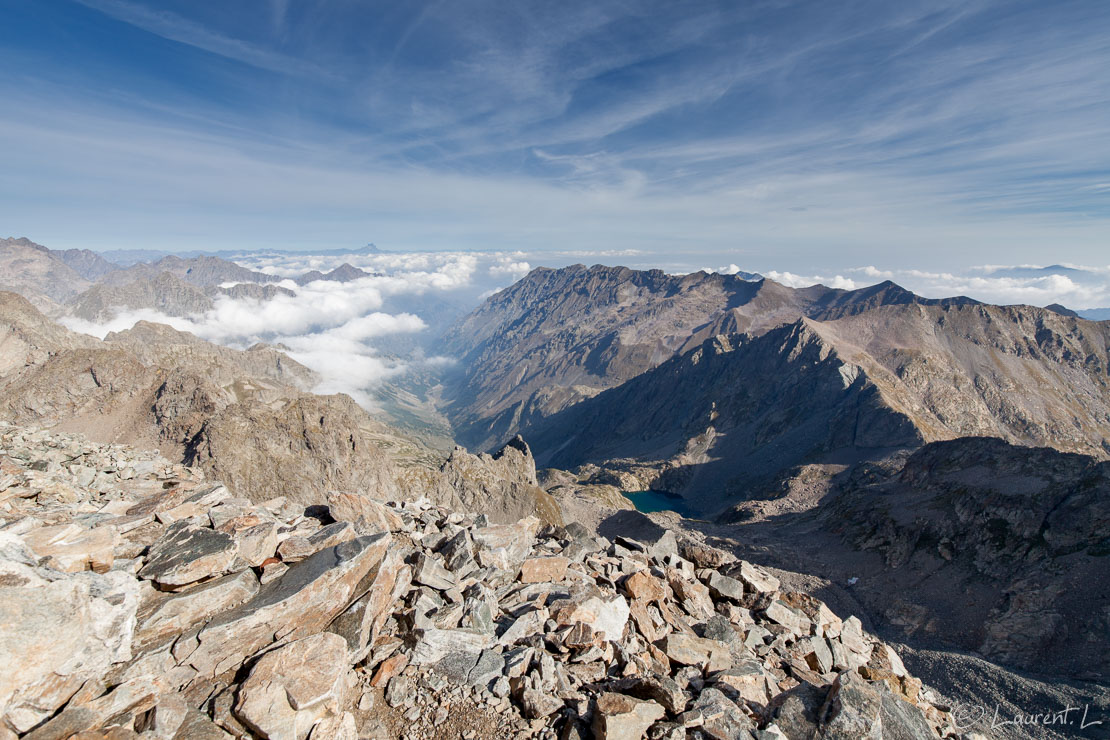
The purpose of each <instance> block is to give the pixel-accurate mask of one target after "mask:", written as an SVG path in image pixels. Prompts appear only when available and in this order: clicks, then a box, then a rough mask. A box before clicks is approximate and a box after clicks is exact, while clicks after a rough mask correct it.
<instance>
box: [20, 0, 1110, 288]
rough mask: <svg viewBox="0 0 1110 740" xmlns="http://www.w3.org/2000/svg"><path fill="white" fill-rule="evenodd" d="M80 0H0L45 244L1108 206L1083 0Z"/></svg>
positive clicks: (502, 232)
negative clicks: (20, 1) (381, 1)
mask: <svg viewBox="0 0 1110 740" xmlns="http://www.w3.org/2000/svg"><path fill="white" fill-rule="evenodd" d="M81 2H82V3H83V6H81V7H82V8H83V9H85V12H86V15H87V17H85V16H81V17H78V16H79V15H80V14H77V13H64V12H54V11H51V10H50V9H47V8H45V7H43V6H41V5H39V4H24V5H22V6H19V7H14V8H9V9H6V10H2V11H0V21H6V23H5V25H6V27H8V28H9V29H10V30H11V33H10V34H9V38H10V39H11V43H10V44H9V48H7V49H6V50H0V94H3V95H4V96H5V99H6V100H7V101H9V104H8V106H6V110H5V111H4V112H0V131H2V133H3V135H4V139H5V142H6V143H7V144H8V145H9V146H6V147H5V150H4V151H3V153H0V164H2V165H3V166H4V168H5V171H6V172H10V173H13V175H12V176H11V177H9V178H6V183H0V196H2V197H0V218H2V219H3V220H5V222H7V223H10V224H11V226H10V227H9V228H13V229H15V230H17V231H19V232H21V233H28V234H31V235H33V236H36V237H38V238H39V239H40V241H50V242H52V243H54V244H57V245H60V246H93V247H95V246H108V245H111V246H136V247H137V246H162V247H167V248H183V247H185V246H186V245H187V246H189V247H195V246H198V245H200V244H203V245H209V246H212V247H214V248H220V247H222V248H234V247H236V246H240V247H264V246H276V247H279V248H280V247H282V246H285V247H291V246H297V247H305V246H315V245H319V246H322V247H323V246H327V247H334V246H349V245H351V244H358V243H364V242H366V241H369V240H373V241H375V242H378V243H381V244H383V245H386V246H389V247H392V248H397V249H403V250H410V249H443V250H458V249H500V250H505V251H512V250H515V249H524V250H530V251H539V250H544V249H546V250H550V251H552V252H557V251H573V250H576V249H578V250H582V251H593V252H597V251H603V250H608V251H610V252H627V251H628V250H641V251H645V252H649V253H654V254H656V255H659V256H660V258H661V259H665V260H667V261H668V262H673V263H674V264H673V265H671V264H668V265H667V266H668V268H671V267H674V268H676V269H677V268H678V267H679V266H681V265H682V264H699V263H701V264H722V263H724V262H726V261H735V262H736V263H737V264H739V265H741V266H742V267H743V268H744V269H753V268H754V269H760V268H764V269H776V270H780V271H791V272H793V273H795V274H804V273H805V272H806V271H807V270H809V269H810V268H811V266H814V265H816V266H817V267H818V268H819V269H820V270H821V271H822V273H821V274H825V273H830V274H832V275H834V276H835V270H837V269H840V268H841V267H842V265H844V264H866V263H868V262H876V261H878V260H879V258H880V257H884V256H885V255H886V254H888V253H890V252H891V251H894V252H896V253H898V254H899V255H902V257H901V258H900V259H903V260H904V261H905V264H911V263H912V264H918V265H923V266H925V267H928V268H929V269H935V270H940V271H943V270H957V271H958V270H960V269H964V268H966V263H967V262H968V261H974V262H985V261H1003V260H1014V261H1030V262H1033V261H1043V255H1044V254H1045V252H1046V250H1052V252H1053V253H1060V252H1062V253H1063V255H1064V256H1065V257H1067V258H1069V259H1072V260H1073V261H1077V262H1078V261H1092V260H1094V259H1095V258H1096V256H1097V255H1098V254H1099V253H1100V250H1103V249H1105V246H1106V235H1107V233H1108V231H1110V201H1108V200H1107V193H1110V190H1108V189H1107V188H1106V183H1107V173H1110V138H1108V137H1106V136H1105V128H1106V126H1105V121H1106V120H1107V119H1108V118H1110V78H1107V76H1106V75H1105V74H1104V73H1103V71H1104V70H1105V69H1106V68H1107V66H1110V49H1108V48H1107V46H1106V44H1105V38H1106V37H1107V34H1110V14H1108V13H1106V12H1105V9H1104V8H1101V7H1100V6H1099V5H1098V4H1097V3H1094V4H1091V3H1066V4H1051V5H1049V4H1042V3H1025V4H1019V5H1014V4H1012V3H1007V2H1003V0H974V1H973V2H956V1H955V0H951V1H949V0H930V1H928V2H925V1H924V0H920V1H918V0H913V1H911V2H906V3H884V2H880V1H879V0H869V1H867V2H863V3H856V4H847V5H846V4H837V3H821V2H816V1H798V2H786V3H750V4H744V5H737V4H735V3H725V2H706V3H696V4H694V5H683V6H678V5H675V6H658V5H652V6H648V5H642V4H639V3H624V2H597V3H588V4H579V3H569V4H541V3H529V2H523V3H516V4H513V5H512V6H511V7H508V8H506V7H505V6H504V5H503V4H500V3H492V2H490V3H486V2H477V3H443V2H427V3H415V4H406V5H404V6H394V7H384V6H379V5H374V4H359V3H349V4H319V5H315V6H313V5H311V4H309V5H302V4H295V3H287V2H284V0H272V1H271V0H268V1H267V2H255V1H254V0H250V1H245V2H243V3H233V4H203V3H190V2H185V1H184V0H167V1H166V2H161V3H157V4H154V3H150V2H143V1H142V0H81ZM88 9H92V10H88ZM71 16H72V17H71ZM32 32H33V33H32ZM144 34H145V35H144ZM24 38H28V39H30V38H35V39H37V42H36V43H35V44H31V43H30V42H25V41H23V40H22V39H24ZM60 212H61V213H62V214H63V215H64V217H62V218H59V217H58V216H59V213H60ZM702 257H705V259H704V260H703V259H702ZM726 258H727V259H726ZM531 263H533V264H534V262H531ZM753 263H755V264H753ZM845 277H846V279H847V277H848V276H845Z"/></svg>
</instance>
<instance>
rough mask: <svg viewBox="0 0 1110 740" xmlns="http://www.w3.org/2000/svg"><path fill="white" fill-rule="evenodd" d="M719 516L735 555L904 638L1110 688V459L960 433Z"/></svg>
mask: <svg viewBox="0 0 1110 740" xmlns="http://www.w3.org/2000/svg"><path fill="white" fill-rule="evenodd" d="M721 521H722V522H723V523H727V524H725V526H720V527H719V530H715V531H719V532H721V533H724V532H728V536H729V537H730V538H732V539H734V540H735V541H736V542H737V543H738V544H739V547H740V551H741V552H742V553H744V555H745V557H750V558H752V559H754V560H757V561H759V562H762V563H764V564H766V565H771V566H775V567H783V566H784V565H785V564H787V563H792V564H796V563H800V562H805V563H807V564H808V565H807V568H808V569H809V572H811V573H814V574H816V575H820V576H822V577H824V578H827V579H830V580H831V581H832V582H834V583H838V584H847V583H848V582H849V581H850V580H851V581H852V585H851V587H850V591H851V593H852V595H853V597H854V598H855V599H856V600H858V601H859V602H860V603H862V604H863V605H864V606H865V607H866V608H867V610H868V613H869V614H871V615H872V616H873V618H875V620H876V621H877V622H878V623H879V624H881V625H883V626H884V627H885V628H886V629H887V630H888V634H891V635H899V636H900V639H902V640H904V641H907V642H913V643H915V644H918V645H924V646H928V647H934V648H943V649H948V650H952V649H956V650H965V651H975V652H977V653H979V654H981V655H984V656H986V657H988V658H989V659H991V660H993V661H996V662H998V663H1000V664H1003V665H1009V666H1014V667H1017V668H1020V669H1024V670H1029V671H1033V672H1035V673H1037V674H1040V675H1049V676H1068V677H1072V678H1079V679H1086V680H1093V681H1101V682H1106V681H1108V680H1110V673H1108V672H1107V666H1110V580H1108V579H1107V578H1106V577H1105V570H1106V563H1107V558H1108V557H1110V462H1107V461H1099V460H1095V459H1093V458H1091V457H1090V456H1087V455H1078V454H1071V453H1062V452H1058V451H1056V450H1052V449H1046V448H1030V447H1018V446H1015V445H1011V444H1008V443H1006V442H1004V441H1002V440H1000V439H994V438H988V437H966V438H960V439H955V440H948V441H942V442H934V443H931V444H928V445H925V446H924V447H922V448H921V449H919V450H917V451H915V452H912V453H910V452H909V451H906V452H902V453H899V454H896V455H893V456H891V457H888V458H885V459H882V460H879V461H876V462H873V463H862V464H858V465H855V466H845V465H810V466H805V467H804V468H799V469H796V470H794V471H791V472H790V473H787V474H785V475H784V476H782V480H781V482H780V484H779V485H777V486H775V487H773V488H772V489H769V490H767V491H766V493H765V494H764V495H763V496H761V500H758V501H751V502H745V503H743V504H740V505H738V506H737V507H735V509H733V510H732V511H731V512H730V513H729V514H728V515H726V516H724V517H722V518H721ZM853 579H854V580H853Z"/></svg>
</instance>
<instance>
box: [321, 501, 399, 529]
mask: <svg viewBox="0 0 1110 740" xmlns="http://www.w3.org/2000/svg"><path fill="white" fill-rule="evenodd" d="M328 509H329V510H330V511H331V516H332V518H333V519H335V520H336V521H337V522H350V523H351V525H352V526H353V527H354V528H355V529H356V530H357V531H358V532H359V533H360V534H373V533H375V532H400V531H401V530H402V529H404V526H405V525H404V522H403V521H401V517H400V516H398V514H397V513H396V512H394V511H393V510H391V509H390V508H389V507H388V506H386V505H385V504H383V503H381V502H379V501H375V500H374V499H372V498H368V497H367V496H360V495H359V494H357V493H330V494H328Z"/></svg>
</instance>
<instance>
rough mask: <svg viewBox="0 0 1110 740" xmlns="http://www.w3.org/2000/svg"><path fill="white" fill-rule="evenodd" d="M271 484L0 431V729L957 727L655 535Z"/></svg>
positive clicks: (921, 734)
mask: <svg viewBox="0 0 1110 740" xmlns="http://www.w3.org/2000/svg"><path fill="white" fill-rule="evenodd" d="M292 498H293V497H289V498H277V499H273V500H270V501H265V502H262V503H259V504H254V503H252V502H251V501H249V500H247V499H244V498H235V497H232V496H231V494H230V493H229V492H228V490H227V489H226V488H225V487H224V486H222V485H221V484H219V483H214V482H206V481H205V480H203V475H202V474H201V473H200V472H199V471H197V470H195V469H190V468H187V467H183V466H181V465H175V464H171V463H169V462H168V461H166V460H165V459H163V458H161V457H159V456H158V455H157V454H155V453H143V452H139V451H137V450H134V449H132V448H128V447H123V446H117V445H112V446H106V445H97V444H92V443H90V442H88V441H86V440H85V439H84V438H81V437H77V436H72V435H64V434H56V433H49V432H41V431H40V432H32V431H28V430H25V429H22V428H18V427H13V426H10V425H3V426H0V665H3V666H4V668H5V670H3V671H2V672H0V715H2V717H3V722H2V724H0V738H5V737H26V738H34V739H35V740H43V739H45V738H67V737H79V738H81V739H82V740H91V739H92V738H126V737H134V736H137V735H141V736H145V737H152V738H222V737H229V736H234V737H263V738H290V739H293V738H306V737H307V738H312V739H314V740H315V739H316V738H352V739H353V738H358V737H372V738H379V737H380V738H396V737H405V738H431V737H441V738H448V737H465V738H485V737H491V738H494V737H503V738H510V737H529V736H531V737H541V738H555V737H559V738H587V737H591V736H593V737H597V738H609V739H616V738H620V739H624V738H633V739H635V738H642V737H648V738H653V739H657V738H668V739H669V740H675V739H677V738H685V737H691V738H714V739H725V738H761V739H770V738H813V737H821V738H844V739H845V740H847V739H849V738H861V737H873V738H879V737H899V738H933V737H956V736H958V731H957V728H956V727H955V726H954V725H953V721H952V717H951V715H949V714H948V712H947V711H946V708H945V707H943V706H939V705H938V704H937V703H936V702H937V699H936V697H935V696H934V694H933V693H932V692H931V691H930V690H929V689H927V688H925V687H923V686H922V684H921V682H920V681H919V680H917V679H916V678H914V677H913V676H911V675H909V674H908V673H907V671H906V670H905V668H904V667H903V665H902V662H901V660H900V659H899V658H898V655H897V654H896V653H895V652H894V650H893V649H891V648H890V647H889V646H887V645H885V644H884V643H882V642H880V641H879V640H877V639H876V638H874V637H873V636H871V635H869V634H867V633H865V632H864V631H863V630H862V628H861V625H860V621H859V620H858V619H856V618H854V617H849V618H847V619H842V618H841V617H839V616H837V615H835V614H833V613H832V612H831V611H830V610H829V609H828V608H827V607H826V606H825V605H824V604H823V603H822V602H820V601H818V600H816V599H814V598H813V597H811V596H807V595H804V594H800V593H790V592H785V591H783V590H781V589H780V584H779V582H778V581H777V580H776V579H775V578H774V577H773V576H771V575H770V574H768V573H766V572H765V571H763V570H761V569H759V568H756V567H754V566H752V565H750V564H748V563H747V562H744V561H738V560H736V559H735V558H734V557H732V556H731V555H729V554H727V553H725V552H723V551H721V550H717V549H714V548H711V547H706V546H704V545H697V544H694V543H692V542H680V541H678V540H677V539H676V536H675V534H674V533H672V532H666V533H665V534H663V535H662V536H661V537H659V538H657V539H656V540H655V541H651V542H638V541H634V540H631V539H624V538H621V537H616V538H615V539H614V540H613V541H609V540H607V539H605V538H602V537H599V536H597V535H596V534H594V533H593V532H591V531H589V530H587V529H586V528H585V527H583V526H581V525H578V524H570V525H567V526H565V527H558V526H552V525H541V524H540V522H539V520H537V519H535V518H534V517H529V518H526V519H522V520H520V521H518V522H516V523H513V524H497V525H492V524H490V523H489V522H488V521H487V519H486V517H485V516H483V515H471V514H462V513H458V512H452V511H449V510H447V509H444V508H441V507H437V506H434V505H432V504H430V503H429V502H427V501H408V502H390V503H381V502H377V501H374V500H372V499H371V498H368V497H365V496H361V495H356V494H346V493H333V494H332V495H330V496H329V499H328V504H327V505H326V506H324V505H320V506H309V507H307V508H306V507H305V506H303V505H300V504H295V503H293V501H292Z"/></svg>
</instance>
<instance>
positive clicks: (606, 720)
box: [593, 691, 666, 740]
mask: <svg viewBox="0 0 1110 740" xmlns="http://www.w3.org/2000/svg"><path fill="white" fill-rule="evenodd" d="M664 714H666V710H664V709H663V707H662V706H660V705H659V704H657V703H655V702H653V701H644V700H642V699H635V698H633V697H631V696H628V695H626V694H617V693H614V692H611V691H610V692H606V693H604V694H601V695H600V696H598V697H597V701H596V703H595V705H594V722H593V731H594V737H596V738H598V740H641V738H643V737H644V735H645V733H647V730H648V728H649V727H651V726H652V725H653V724H654V723H655V722H656V721H657V720H659V719H660V718H662V717H663V715H664Z"/></svg>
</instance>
